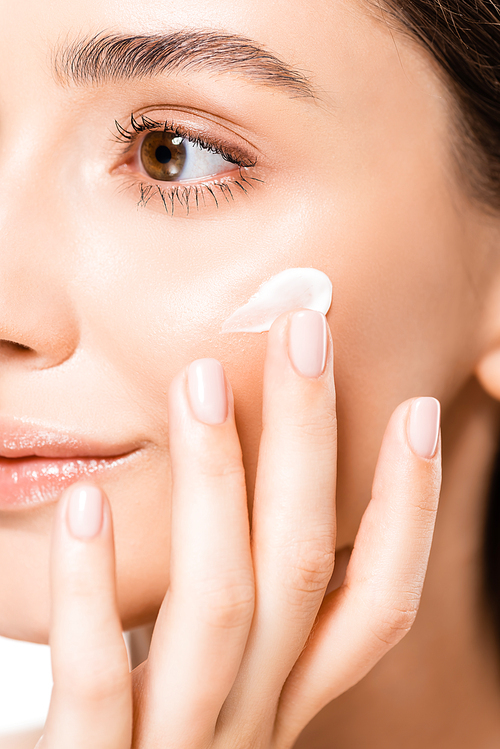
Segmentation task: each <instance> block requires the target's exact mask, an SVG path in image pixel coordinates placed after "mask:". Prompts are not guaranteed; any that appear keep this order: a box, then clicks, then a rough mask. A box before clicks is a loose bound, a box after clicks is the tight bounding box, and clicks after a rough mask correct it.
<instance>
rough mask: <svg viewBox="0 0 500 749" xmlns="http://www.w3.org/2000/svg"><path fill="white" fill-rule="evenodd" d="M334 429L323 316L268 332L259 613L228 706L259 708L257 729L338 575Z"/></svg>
mask: <svg viewBox="0 0 500 749" xmlns="http://www.w3.org/2000/svg"><path fill="white" fill-rule="evenodd" d="M336 426H337V423H336V408H335V387H334V380H333V351H332V341H331V335H330V331H329V328H328V325H327V323H326V318H325V316H324V315H322V314H321V313H319V312H314V311H312V310H300V311H297V312H295V313H292V314H290V313H289V314H286V315H282V316H281V317H280V318H278V320H277V321H276V322H275V323H274V325H273V326H272V328H271V330H270V332H269V338H268V347H267V355H266V363H265V374H264V404H263V431H262V438H261V443H260V450H259V463H258V471H257V480H256V489H255V501H254V507H253V516H252V554H253V559H254V569H255V579H256V608H255V614H254V619H253V623H252V629H251V632H250V637H249V643H248V646H247V650H246V652H245V656H244V660H243V664H242V668H241V669H240V673H239V677H238V681H237V688H236V689H235V690H234V694H235V700H234V702H235V704H234V705H232V704H230V703H231V698H230V699H229V700H228V702H227V703H226V705H225V706H224V710H226V711H229V712H232V711H233V710H236V711H239V709H240V708H239V705H240V704H241V703H243V702H244V703H246V704H254V705H256V710H257V711H261V712H262V716H260V715H255V714H254V715H253V716H252V720H253V721H260V720H261V719H265V717H264V716H265V715H266V714H267V713H269V714H272V713H273V711H274V710H275V701H276V700H277V699H278V697H279V693H280V691H281V688H282V686H283V683H284V681H285V680H286V677H287V676H288V673H289V672H290V670H291V668H292V667H293V664H294V663H295V661H296V659H297V658H298V656H299V655H300V652H301V650H302V649H303V647H304V644H305V642H306V640H307V637H308V636H309V634H310V631H311V628H312V626H313V624H314V620H315V618H316V615H317V612H318V609H319V607H320V605H321V601H322V599H323V596H324V593H325V589H326V586H327V584H328V582H329V580H330V577H331V575H332V572H333V565H334V554H335V530H336V522H335V483H336V435H337V429H336ZM271 663H272V664H273V667H272V668H270V667H269V664H271ZM242 694H244V695H245V694H246V695H247V697H246V699H242V697H241V695H242ZM250 695H252V696H250Z"/></svg>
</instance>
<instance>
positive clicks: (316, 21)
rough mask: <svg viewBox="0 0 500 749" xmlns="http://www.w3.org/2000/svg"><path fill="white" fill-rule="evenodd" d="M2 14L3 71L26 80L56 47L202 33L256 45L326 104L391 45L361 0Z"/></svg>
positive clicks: (99, 0) (102, 0) (102, 1)
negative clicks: (25, 73)
mask: <svg viewBox="0 0 500 749" xmlns="http://www.w3.org/2000/svg"><path fill="white" fill-rule="evenodd" d="M0 17H1V24H0V39H1V42H2V43H1V44H0V59H1V60H2V67H3V69H4V70H5V69H6V68H9V67H11V66H12V68H14V67H15V69H16V70H17V71H22V70H23V69H24V70H26V69H28V68H30V70H31V72H30V77H32V75H33V71H34V70H38V71H39V73H40V76H43V75H46V76H47V75H49V74H50V67H51V62H52V58H53V52H54V50H58V49H60V48H61V46H64V45H65V44H66V43H68V42H73V41H74V40H76V39H81V38H89V37H92V36H94V35H97V34H102V33H112V34H117V35H119V34H125V35H149V34H169V33H170V32H172V31H176V30H180V29H184V30H185V29H189V30H191V29H192V30H197V29H203V30H206V31H210V30H212V31H213V30H215V31H219V32H222V33H224V34H234V35H238V36H244V37H247V38H248V39H250V40H252V41H255V42H256V43H257V44H258V45H260V46H262V47H264V48H265V49H267V50H268V51H269V52H272V53H273V54H274V55H276V56H277V57H278V58H279V59H280V60H283V61H284V62H285V64H287V65H289V66H290V67H293V68H294V69H296V70H298V71H300V72H301V73H303V74H304V76H305V77H307V78H308V79H310V80H312V82H313V84H314V85H315V86H316V87H318V89H321V90H322V91H323V94H324V96H325V98H326V99H328V97H329V95H330V94H331V93H334V90H339V89H341V87H342V81H341V78H342V75H343V72H347V71H348V70H349V69H350V70H351V71H352V72H354V70H353V65H354V66H355V65H356V61H357V62H358V63H360V62H361V63H363V61H368V59H369V58H370V57H371V60H372V63H374V60H373V55H374V48H375V49H378V56H381V55H382V56H383V55H384V49H386V51H389V52H390V50H389V48H390V47H391V46H392V47H393V42H392V41H391V35H390V34H389V33H388V31H387V29H386V28H385V27H384V24H383V23H381V22H380V21H378V20H377V19H376V18H375V17H374V16H373V12H371V11H369V9H368V7H367V6H365V5H363V4H360V3H358V0H308V2H307V3H305V2H304V1H303V0H275V1H274V2H273V3H269V2H268V1H267V0H217V2H216V3H214V2H208V1H207V0H185V1H184V2H182V3H178V2H175V3H174V2H172V1H171V0H170V1H169V0H167V1H165V0H142V2H140V3H137V2H136V0H71V2H69V3H68V2H67V0H51V2H50V4H47V2H46V0H17V2H16V3H12V4H10V5H9V8H8V10H4V11H0ZM2 50H3V52H2ZM392 51H393V50H392ZM30 63H31V64H30ZM33 63H36V64H33ZM40 63H42V64H40ZM342 68H344V69H345V70H344V71H343V70H342ZM334 71H335V75H336V79H332V73H333V72H334Z"/></svg>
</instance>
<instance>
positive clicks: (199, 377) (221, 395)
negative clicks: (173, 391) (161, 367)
mask: <svg viewBox="0 0 500 749" xmlns="http://www.w3.org/2000/svg"><path fill="white" fill-rule="evenodd" d="M188 388H189V399H190V401H191V408H192V409H193V413H194V415H195V416H196V418H197V419H198V420H199V421H202V422H203V423H204V424H222V423H224V421H225V420H226V418H227V395H226V382H225V379H224V370H223V369H222V364H221V363H220V362H218V361H217V359H196V361H194V362H192V363H191V364H190V365H189V369H188Z"/></svg>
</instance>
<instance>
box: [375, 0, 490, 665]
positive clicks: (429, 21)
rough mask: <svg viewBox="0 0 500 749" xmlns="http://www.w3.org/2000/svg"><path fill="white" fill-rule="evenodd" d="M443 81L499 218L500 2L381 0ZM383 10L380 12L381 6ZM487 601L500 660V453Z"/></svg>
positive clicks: (475, 186) (470, 161)
mask: <svg viewBox="0 0 500 749" xmlns="http://www.w3.org/2000/svg"><path fill="white" fill-rule="evenodd" d="M381 1H382V2H383V3H384V9H385V10H386V11H387V12H388V13H389V16H390V17H391V18H392V19H393V20H395V21H396V22H397V25H398V27H399V28H402V29H403V30H406V31H407V32H409V34H410V35H411V36H412V37H413V38H416V39H417V40H418V41H419V42H420V44H422V45H423V46H424V47H425V48H426V49H427V51H428V52H430V53H431V55H432V56H433V58H434V60H435V61H437V63H438V65H439V66H440V69H441V71H442V72H444V74H445V78H446V81H447V84H448V88H449V89H450V91H451V93H452V94H453V99H454V100H455V102H456V104H457V105H458V106H457V107H456V112H455V118H454V119H455V126H456V131H457V135H458V138H459V142H460V146H459V149H458V156H459V161H462V170H463V172H464V173H465V174H466V175H467V177H468V184H469V185H470V187H471V189H472V194H473V196H474V197H475V198H477V199H479V200H480V201H481V203H483V204H484V205H485V206H488V207H489V208H490V209H493V210H494V211H495V212H499V211H500V0H381ZM379 7H380V5H379ZM483 583H484V588H483V596H484V602H485V606H486V609H487V610H488V611H489V614H490V616H491V618H492V622H493V625H494V628H495V631H496V634H497V642H498V645H499V653H500V450H499V452H498V454H497V458H496V465H495V468H494V471H493V477H492V481H491V488H490V494H489V503H488V506H487V509H486V514H485V525H484V545H483Z"/></svg>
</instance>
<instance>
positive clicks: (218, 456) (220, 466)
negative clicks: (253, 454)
mask: <svg viewBox="0 0 500 749" xmlns="http://www.w3.org/2000/svg"><path fill="white" fill-rule="evenodd" d="M197 472H198V474H199V475H200V476H201V477H202V478H204V479H235V480H237V481H242V482H244V480H245V479H244V472H243V463H242V460H241V454H240V453H238V454H235V452H234V451H233V450H230V451H229V450H228V451H221V452H217V451H212V450H209V449H206V450H203V451H201V452H199V453H198V456H197Z"/></svg>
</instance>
